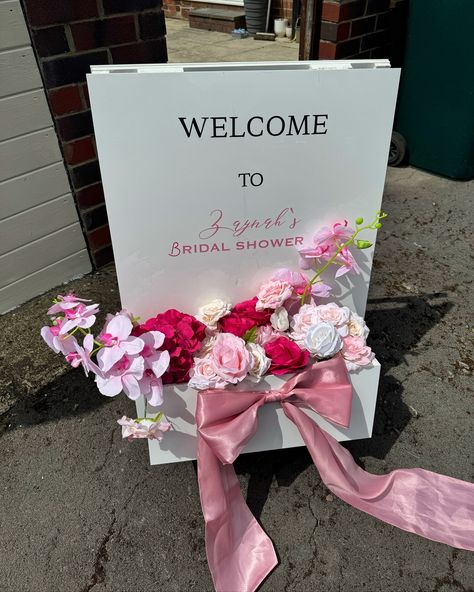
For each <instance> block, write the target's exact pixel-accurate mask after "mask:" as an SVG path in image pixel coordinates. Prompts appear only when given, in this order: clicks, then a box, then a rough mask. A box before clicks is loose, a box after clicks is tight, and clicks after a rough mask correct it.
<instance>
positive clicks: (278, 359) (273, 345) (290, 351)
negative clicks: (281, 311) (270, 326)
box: [263, 337, 309, 375]
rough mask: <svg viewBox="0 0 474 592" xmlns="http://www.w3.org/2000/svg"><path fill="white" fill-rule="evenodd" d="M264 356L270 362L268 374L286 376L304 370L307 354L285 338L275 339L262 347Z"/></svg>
mask: <svg viewBox="0 0 474 592" xmlns="http://www.w3.org/2000/svg"><path fill="white" fill-rule="evenodd" d="M263 347H264V350H265V354H266V356H267V357H269V358H270V359H271V361H272V363H271V366H270V369H269V370H268V372H269V374H276V375H278V374H286V373H288V372H294V371H295V370H299V369H300V368H304V367H305V366H306V364H307V363H308V360H309V352H307V351H304V350H302V349H301V348H300V347H298V346H297V345H296V343H294V342H293V341H290V340H289V339H287V338H286V337H277V338H276V339H274V340H273V341H270V342H269V343H266V344H265V345H264V346H263Z"/></svg>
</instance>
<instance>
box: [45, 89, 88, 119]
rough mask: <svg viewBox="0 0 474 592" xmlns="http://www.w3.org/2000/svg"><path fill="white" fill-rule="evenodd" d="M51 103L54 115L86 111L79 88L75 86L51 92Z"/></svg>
mask: <svg viewBox="0 0 474 592" xmlns="http://www.w3.org/2000/svg"><path fill="white" fill-rule="evenodd" d="M48 94H49V103H50V105H51V111H52V112H53V113H54V115H64V114H66V113H75V112H76V111H81V110H82V109H84V105H83V103H82V97H81V93H80V91H79V88H78V87H77V86H76V85H75V84H74V85H72V86H64V87H63V88H56V89H54V90H50V91H49V93H48Z"/></svg>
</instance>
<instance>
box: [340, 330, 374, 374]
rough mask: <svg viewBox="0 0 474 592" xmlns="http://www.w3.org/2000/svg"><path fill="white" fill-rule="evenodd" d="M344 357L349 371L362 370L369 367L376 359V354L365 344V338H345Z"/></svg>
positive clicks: (343, 345) (343, 343)
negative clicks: (363, 367)
mask: <svg viewBox="0 0 474 592" xmlns="http://www.w3.org/2000/svg"><path fill="white" fill-rule="evenodd" d="M342 357H343V358H344V361H345V362H346V366H347V369H348V370H355V371H357V370H360V367H361V366H369V365H370V364H371V363H372V361H373V359H374V358H375V356H374V353H373V352H372V350H371V349H370V347H369V346H368V345H366V343H365V339H364V338H363V337H351V336H348V337H344V339H343V340H342Z"/></svg>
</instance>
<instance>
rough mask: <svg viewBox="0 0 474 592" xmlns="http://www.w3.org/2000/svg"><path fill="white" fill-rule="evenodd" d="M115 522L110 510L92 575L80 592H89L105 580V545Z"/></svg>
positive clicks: (112, 532) (106, 558)
mask: <svg viewBox="0 0 474 592" xmlns="http://www.w3.org/2000/svg"><path fill="white" fill-rule="evenodd" d="M116 521H117V517H116V515H115V510H112V522H111V523H110V526H109V528H108V530H107V532H106V533H105V536H104V537H103V539H102V541H101V543H100V545H99V548H98V550H97V553H96V556H95V562H94V573H93V574H92V576H91V579H90V581H89V583H88V584H87V586H85V588H83V589H82V592H90V590H92V588H93V587H94V586H95V585H96V584H102V582H103V581H104V580H105V575H106V573H105V566H106V564H107V562H108V560H109V555H108V553H107V544H108V542H109V541H110V538H111V536H112V535H113V534H114V529H115V523H116Z"/></svg>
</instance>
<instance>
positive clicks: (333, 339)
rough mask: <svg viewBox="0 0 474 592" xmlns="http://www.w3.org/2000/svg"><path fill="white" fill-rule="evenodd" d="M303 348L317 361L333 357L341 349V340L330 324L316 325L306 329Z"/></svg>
mask: <svg viewBox="0 0 474 592" xmlns="http://www.w3.org/2000/svg"><path fill="white" fill-rule="evenodd" d="M304 346H305V348H306V349H307V350H308V351H309V353H310V354H312V355H313V356H316V357H317V358H319V359H323V358H330V357H332V356H334V355H335V354H336V353H337V352H338V351H339V350H340V349H341V347H342V339H341V336H340V335H339V333H338V332H337V329H336V327H335V326H334V325H332V324H331V323H317V324H316V325H313V326H312V327H310V328H309V329H308V332H307V333H306V338H305V340H304Z"/></svg>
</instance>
